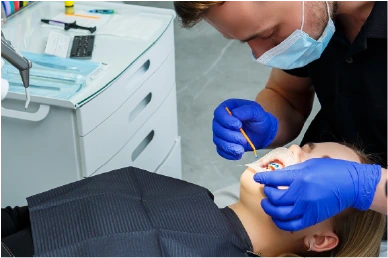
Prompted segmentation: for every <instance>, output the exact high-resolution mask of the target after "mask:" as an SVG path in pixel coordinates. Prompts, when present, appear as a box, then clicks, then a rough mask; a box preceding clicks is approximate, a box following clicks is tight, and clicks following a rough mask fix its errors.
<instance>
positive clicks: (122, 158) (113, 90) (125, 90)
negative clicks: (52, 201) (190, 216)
mask: <svg viewBox="0 0 388 258" xmlns="http://www.w3.org/2000/svg"><path fill="white" fill-rule="evenodd" d="M98 8H100V9H114V10H115V11H116V10H117V12H118V13H119V15H122V16H123V15H127V16H128V17H133V16H136V15H141V16H142V19H144V17H149V20H150V22H148V25H147V26H145V25H144V24H139V26H140V27H141V26H143V27H141V28H142V30H143V31H137V33H138V34H136V35H140V34H141V33H144V35H145V36H144V35H143V36H144V37H143V36H142V37H139V36H137V37H136V36H134V37H119V36H115V35H103V34H97V35H96V38H95V44H94V51H93V57H92V59H91V60H90V61H96V62H102V63H104V64H107V67H108V68H107V69H106V70H105V71H103V72H101V74H100V75H98V77H97V78H96V79H94V80H92V81H91V83H89V84H88V85H86V86H85V87H84V88H83V89H81V90H80V91H79V92H77V93H76V94H75V95H73V96H72V97H71V98H70V99H69V100H60V99H54V98H48V97H39V96H32V97H31V103H30V106H29V108H28V109H27V110H24V101H25V95H24V94H19V93H13V92H9V93H8V95H7V97H6V99H5V100H3V101H2V113H1V116H2V118H1V122H2V124H1V129H2V130H1V140H2V144H1V148H2V152H1V153H2V154H1V162H2V164H1V187H2V189H1V190H2V193H1V201H2V207H5V206H8V205H10V206H16V205H25V204H26V203H27V202H26V199H25V198H26V197H28V196H31V195H34V194H37V193H40V192H43V191H47V190H49V189H52V188H55V187H58V186H61V185H64V184H67V183H71V182H74V181H77V180H80V179H83V178H86V177H92V176H94V175H97V174H100V173H104V172H109V171H111V170H114V169H118V168H122V167H127V166H134V167H138V168H142V169H145V170H148V171H150V172H155V173H158V174H162V175H166V176H170V177H174V178H181V143H180V137H179V135H178V125H177V102H176V86H175V56H174V28H173V20H174V18H175V13H174V12H173V11H172V10H165V9H159V8H151V7H141V6H133V5H124V4H119V3H109V2H75V12H76V13H77V10H81V9H85V10H87V9H98ZM63 11H64V6H63V2H39V3H37V4H34V5H32V6H31V7H29V8H26V10H23V11H21V12H20V13H18V14H17V15H15V16H14V17H12V18H11V19H9V20H8V21H7V24H5V25H4V26H3V27H2V30H3V32H4V34H5V36H6V37H7V39H8V40H10V41H11V42H12V44H13V45H14V46H15V47H16V48H17V49H18V50H20V51H27V52H33V53H44V48H45V44H46V41H47V37H48V34H49V32H50V30H52V29H51V28H47V27H43V26H41V23H40V19H44V18H47V17H54V16H55V15H57V14H58V13H61V12H63ZM128 29H130V28H128ZM147 29H149V33H148V34H147V32H144V30H147ZM98 30H99V28H97V31H98ZM58 32H61V33H66V34H68V35H72V36H74V35H80V34H82V33H80V32H77V31H76V32H74V31H67V32H64V31H58ZM139 33H140V34H139ZM82 35H83V34H82Z"/></svg>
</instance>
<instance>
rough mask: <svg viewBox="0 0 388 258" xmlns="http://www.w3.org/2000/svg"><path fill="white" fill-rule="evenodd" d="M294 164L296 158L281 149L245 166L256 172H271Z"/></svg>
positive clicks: (290, 152) (287, 150)
mask: <svg viewBox="0 0 388 258" xmlns="http://www.w3.org/2000/svg"><path fill="white" fill-rule="evenodd" d="M294 164H296V158H295V156H294V154H293V153H292V151H290V150H289V149H287V148H284V147H281V148H277V149H274V150H272V151H271V152H269V153H267V154H266V155H264V156H263V157H262V158H260V159H259V160H258V161H255V162H253V163H250V164H247V165H246V166H248V167H250V168H251V169H253V170H255V171H256V172H264V171H272V170H275V169H281V168H284V167H287V166H291V165H294Z"/></svg>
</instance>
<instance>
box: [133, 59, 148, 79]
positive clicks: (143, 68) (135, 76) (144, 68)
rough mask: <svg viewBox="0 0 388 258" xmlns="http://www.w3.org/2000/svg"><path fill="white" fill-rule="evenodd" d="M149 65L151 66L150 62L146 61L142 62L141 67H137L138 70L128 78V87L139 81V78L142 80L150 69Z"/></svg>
mask: <svg viewBox="0 0 388 258" xmlns="http://www.w3.org/2000/svg"><path fill="white" fill-rule="evenodd" d="M150 65H151V61H150V60H149V59H148V60H147V61H145V62H144V64H143V65H142V66H140V67H139V69H137V70H136V72H135V73H133V74H132V75H131V77H129V80H128V85H131V84H133V83H135V82H137V81H138V80H140V78H142V77H143V75H145V74H146V73H147V71H148V70H149V69H150Z"/></svg>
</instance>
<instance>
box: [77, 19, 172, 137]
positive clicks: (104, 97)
mask: <svg viewBox="0 0 388 258" xmlns="http://www.w3.org/2000/svg"><path fill="white" fill-rule="evenodd" d="M128 47H131V46H128ZM171 52H174V31H173V26H172V25H170V26H169V27H168V29H167V30H166V31H165V32H164V34H163V35H162V36H161V37H160V38H159V39H158V40H157V41H156V43H155V44H154V45H152V46H151V47H150V48H149V49H148V50H147V51H145V52H144V53H143V54H142V55H141V56H140V57H139V58H138V59H137V60H135V62H133V63H132V64H131V65H130V66H129V68H127V70H126V71H124V72H123V73H122V74H121V75H120V76H119V77H118V78H116V79H115V80H114V81H113V82H112V84H111V85H109V86H108V87H107V88H105V90H103V91H102V92H100V93H99V95H97V96H96V97H94V98H93V99H92V100H91V101H89V102H88V103H86V104H85V105H84V106H82V107H81V108H79V109H77V111H76V112H77V126H78V133H79V135H80V136H85V135H86V134H87V133H89V132H90V131H92V130H93V129H94V128H96V127H97V126H98V125H99V124H101V123H102V122H103V121H104V120H105V119H107V118H108V117H109V116H110V115H112V114H113V113H114V112H115V111H116V110H118V109H119V108H120V106H121V105H122V104H123V103H124V102H125V101H126V100H127V99H128V98H130V97H131V95H132V94H134V92H135V91H136V90H137V89H138V88H139V87H140V86H141V85H142V84H143V82H144V81H146V80H147V79H148V78H149V77H150V76H151V75H152V74H153V73H154V72H155V71H157V70H158V69H159V67H160V66H161V65H162V63H163V62H164V61H165V60H166V58H167V57H168V56H169V54H170V53H171Z"/></svg>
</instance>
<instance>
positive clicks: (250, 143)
mask: <svg viewBox="0 0 388 258" xmlns="http://www.w3.org/2000/svg"><path fill="white" fill-rule="evenodd" d="M225 109H226V112H228V114H229V115H231V116H233V115H232V112H230V110H229V108H228V107H226V108H225ZM240 132H241V133H242V135H243V136H244V138H245V139H246V140H247V141H248V143H249V145H251V148H252V150H253V152H254V153H255V157H256V159H258V158H259V157H258V156H257V152H256V148H255V145H253V143H252V142H251V140H250V139H249V137H248V135H247V134H246V133H245V132H244V130H243V129H242V128H240Z"/></svg>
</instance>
